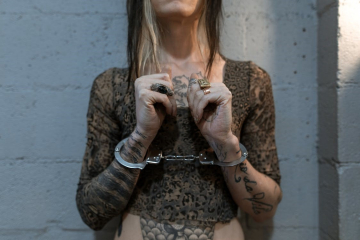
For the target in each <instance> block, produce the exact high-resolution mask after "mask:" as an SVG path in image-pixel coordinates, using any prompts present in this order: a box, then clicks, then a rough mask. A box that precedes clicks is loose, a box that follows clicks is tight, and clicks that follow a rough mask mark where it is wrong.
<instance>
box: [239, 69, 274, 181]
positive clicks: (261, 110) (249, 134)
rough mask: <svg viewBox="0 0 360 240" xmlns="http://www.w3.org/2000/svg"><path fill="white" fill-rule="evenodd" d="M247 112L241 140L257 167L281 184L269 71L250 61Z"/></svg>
mask: <svg viewBox="0 0 360 240" xmlns="http://www.w3.org/2000/svg"><path fill="white" fill-rule="evenodd" d="M249 64H250V89H249V94H250V96H249V97H250V112H249V115H248V116H247V118H246V120H245V122H244V124H243V127H242V131H241V140H240V141H241V142H242V143H243V144H244V146H245V147H246V148H247V150H248V152H249V156H248V160H249V161H250V163H251V164H252V165H253V166H254V168H255V169H256V170H258V171H259V172H261V173H264V174H265V175H267V176H269V177H271V178H272V179H274V180H275V181H276V182H277V183H278V184H280V179H281V175H280V169H279V162H278V156H277V149H276V143H275V106H274V98H273V92H272V85H271V79H270V76H269V74H268V73H267V72H266V71H265V70H263V69H262V68H260V67H258V66H257V65H256V64H254V63H253V62H250V63H249Z"/></svg>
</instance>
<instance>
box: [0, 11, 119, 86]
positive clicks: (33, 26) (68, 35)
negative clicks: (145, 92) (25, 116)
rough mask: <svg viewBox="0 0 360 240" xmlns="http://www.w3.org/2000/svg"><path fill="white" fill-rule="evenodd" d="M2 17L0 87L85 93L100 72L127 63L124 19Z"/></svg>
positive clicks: (57, 16) (99, 16) (58, 16)
mask: <svg viewBox="0 0 360 240" xmlns="http://www.w3.org/2000/svg"><path fill="white" fill-rule="evenodd" d="M1 17H2V21H1V22H2V28H1V33H3V34H2V36H3V38H2V41H1V42H0V49H1V50H0V56H1V58H0V64H1V65H2V66H3V72H2V79H1V84H2V85H3V86H13V87H15V88H18V89H41V88H43V89H51V88H59V89H62V88H72V89H79V88H85V87H89V84H90V83H91V80H92V78H93V77H94V76H96V75H98V74H99V73H101V72H103V71H104V70H105V69H107V68H110V67H115V66H119V67H124V65H125V63H126V55H125V51H126V43H125V39H126V35H125V34H124V33H125V32H126V25H125V24H124V21H125V17H108V16H102V15H95V16H85V17H82V16H72V15H18V14H9V15H2V16H1ZM54 25H55V26H56V27H54ZM5 33H6V34H5ZM24 36H26V37H24ZM9 42H11V44H8V43H9Z"/></svg>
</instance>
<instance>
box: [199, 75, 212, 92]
mask: <svg viewBox="0 0 360 240" xmlns="http://www.w3.org/2000/svg"><path fill="white" fill-rule="evenodd" d="M198 83H199V85H200V88H201V89H204V88H209V87H211V85H210V82H209V80H207V78H205V77H204V78H202V79H198Z"/></svg>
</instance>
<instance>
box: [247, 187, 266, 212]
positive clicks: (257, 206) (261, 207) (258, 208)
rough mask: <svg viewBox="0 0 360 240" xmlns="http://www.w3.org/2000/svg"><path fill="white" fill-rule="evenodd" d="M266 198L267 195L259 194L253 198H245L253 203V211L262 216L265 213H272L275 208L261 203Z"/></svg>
mask: <svg viewBox="0 0 360 240" xmlns="http://www.w3.org/2000/svg"><path fill="white" fill-rule="evenodd" d="M264 198H265V193H263V192H262V193H257V194H255V195H254V196H253V197H252V198H245V199H246V200H248V201H251V204H252V210H253V211H254V213H255V214H260V213H261V212H262V211H263V212H270V211H271V210H272V209H273V206H272V205H271V204H268V203H264V202H261V201H260V200H262V199H264Z"/></svg>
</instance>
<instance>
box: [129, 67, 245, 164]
mask: <svg viewBox="0 0 360 240" xmlns="http://www.w3.org/2000/svg"><path fill="white" fill-rule="evenodd" d="M198 79H199V76H198V75H197V74H194V73H193V74H191V77H190V81H189V84H188V88H187V101H188V105H189V108H190V111H191V114H192V116H193V118H194V121H195V123H196V125H197V127H198V128H199V130H200V132H201V134H202V135H203V136H204V138H205V139H206V140H207V141H208V143H209V145H210V146H211V147H212V148H213V150H214V151H215V153H216V155H217V156H218V159H219V160H220V161H225V162H227V161H231V160H234V158H233V157H234V156H235V155H234V154H235V153H236V154H238V153H239V151H238V149H239V140H238V139H237V137H236V136H234V135H233V133H232V131H231V123H232V112H231V104H232V94H231V92H230V90H229V89H228V88H227V87H226V86H225V84H224V83H217V82H213V83H211V87H210V88H207V89H208V90H210V91H208V93H207V94H205V93H204V90H203V89H201V88H200V85H199V83H198V81H197V80H198ZM155 83H160V84H163V85H165V86H166V87H168V88H170V89H171V90H174V87H173V84H172V81H171V79H170V76H169V74H167V73H159V74H152V75H145V76H142V77H140V78H138V79H136V81H135V98H136V115H137V128H138V129H140V130H141V131H143V132H146V133H149V134H150V135H151V136H153V137H155V135H156V133H157V131H158V129H159V128H160V126H161V124H162V122H163V120H164V117H165V113H167V114H169V115H173V116H176V100H175V95H172V96H167V95H166V94H163V93H159V92H156V91H152V90H151V85H152V84H155ZM155 105H156V107H155ZM229 151H230V154H227V153H228V152H229ZM232 153H233V154H232ZM231 158H232V159H231ZM235 159H236V158H235Z"/></svg>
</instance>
